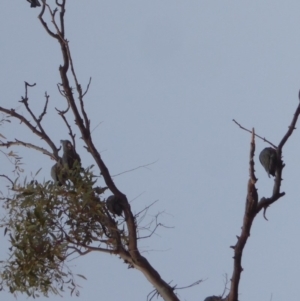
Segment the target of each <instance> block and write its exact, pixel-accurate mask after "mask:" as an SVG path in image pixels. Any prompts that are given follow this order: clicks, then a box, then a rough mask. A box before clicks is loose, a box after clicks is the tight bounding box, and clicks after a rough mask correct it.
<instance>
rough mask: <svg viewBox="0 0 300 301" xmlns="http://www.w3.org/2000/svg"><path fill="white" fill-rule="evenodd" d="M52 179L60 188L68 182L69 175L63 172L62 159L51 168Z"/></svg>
mask: <svg viewBox="0 0 300 301" xmlns="http://www.w3.org/2000/svg"><path fill="white" fill-rule="evenodd" d="M51 177H52V179H53V180H54V183H56V184H57V185H58V186H62V185H64V184H65V181H66V180H67V174H66V172H64V171H63V170H62V165H61V159H60V161H59V162H57V163H55V164H54V165H53V166H52V168H51Z"/></svg>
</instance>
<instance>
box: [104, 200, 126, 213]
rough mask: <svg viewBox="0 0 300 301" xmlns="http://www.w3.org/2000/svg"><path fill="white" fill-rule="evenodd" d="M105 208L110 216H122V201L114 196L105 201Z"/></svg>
mask: <svg viewBox="0 0 300 301" xmlns="http://www.w3.org/2000/svg"><path fill="white" fill-rule="evenodd" d="M106 207H107V209H108V210H109V211H110V212H111V213H112V214H116V215H118V216H121V215H122V212H123V205H122V200H121V199H119V198H118V197H116V196H115V195H111V196H109V197H108V198H107V199H106Z"/></svg>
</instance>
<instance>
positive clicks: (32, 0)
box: [27, 0, 41, 7]
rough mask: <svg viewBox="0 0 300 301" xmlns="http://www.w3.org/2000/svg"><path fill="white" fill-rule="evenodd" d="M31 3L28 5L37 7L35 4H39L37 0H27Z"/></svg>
mask: <svg viewBox="0 0 300 301" xmlns="http://www.w3.org/2000/svg"><path fill="white" fill-rule="evenodd" d="M27 1H28V2H29V3H30V4H31V5H30V7H37V6H41V4H40V2H39V0H27Z"/></svg>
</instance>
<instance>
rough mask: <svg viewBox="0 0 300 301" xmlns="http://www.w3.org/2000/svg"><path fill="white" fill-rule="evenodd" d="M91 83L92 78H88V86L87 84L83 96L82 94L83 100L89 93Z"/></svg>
mask: <svg viewBox="0 0 300 301" xmlns="http://www.w3.org/2000/svg"><path fill="white" fill-rule="evenodd" d="M91 82H92V78H91V77H90V79H89V82H88V84H87V87H86V89H85V91H84V92H83V94H82V98H83V97H84V96H85V95H86V94H87V92H88V91H89V89H90V85H91Z"/></svg>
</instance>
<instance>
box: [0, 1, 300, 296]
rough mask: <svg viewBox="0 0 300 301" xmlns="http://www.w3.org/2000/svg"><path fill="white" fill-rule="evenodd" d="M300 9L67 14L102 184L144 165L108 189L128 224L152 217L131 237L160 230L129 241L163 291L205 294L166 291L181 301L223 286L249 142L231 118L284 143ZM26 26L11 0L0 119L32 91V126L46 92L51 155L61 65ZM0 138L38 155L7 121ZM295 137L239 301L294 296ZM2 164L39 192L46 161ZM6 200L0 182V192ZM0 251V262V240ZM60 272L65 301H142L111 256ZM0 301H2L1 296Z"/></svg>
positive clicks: (137, 277)
mask: <svg viewBox="0 0 300 301" xmlns="http://www.w3.org/2000/svg"><path fill="white" fill-rule="evenodd" d="M54 2H55V1H51V0H48V3H49V4H50V5H52V6H54ZM299 10H300V3H299V1H295V0H294V1H289V0H288V1H285V2H282V1H276V0H275V1H269V0H268V1H263V2H262V1H251V2H246V1H199V0H198V1H177V0H172V1H171V0H165V1H157V0H152V1H133V0H128V1H124V0H122V1H121V0H116V1H100V0H85V1H75V0H72V1H68V3H67V10H66V17H65V18H66V19H65V20H66V37H67V39H68V40H69V43H70V47H71V51H72V56H73V60H74V64H75V68H76V71H77V75H78V79H79V81H80V82H81V84H82V86H83V87H84V86H86V85H87V83H88V81H89V78H90V77H92V83H91V87H90V90H89V93H88V94H87V96H86V99H85V108H86V111H87V113H88V115H89V118H90V120H91V127H92V128H93V129H94V130H93V139H94V143H95V145H96V147H97V148H98V150H99V151H100V152H101V155H102V158H103V160H104V162H105V163H106V165H107V166H108V168H109V170H110V172H111V174H112V175H116V174H119V173H122V172H124V171H128V170H131V169H134V168H136V167H139V166H143V165H146V164H149V163H152V162H155V163H153V164H152V165H150V166H147V167H144V168H139V169H136V170H134V171H131V172H127V173H124V174H122V175H119V176H116V177H114V181H115V183H116V185H117V186H118V187H119V189H120V190H121V191H122V192H123V193H125V194H126V195H127V198H128V200H129V201H130V202H131V206H132V210H133V213H137V212H139V211H141V210H142V209H143V208H145V206H148V205H150V204H152V203H153V202H156V203H155V204H154V205H153V206H152V207H151V208H150V210H149V212H148V216H147V218H146V220H145V223H146V222H147V221H149V220H151V218H152V217H153V216H155V215H156V214H157V213H161V214H160V217H159V218H160V220H159V221H160V222H161V223H163V224H164V225H165V226H168V227H170V228H159V229H158V230H157V232H156V234H155V235H153V236H152V237H151V238H149V239H147V240H142V241H140V242H139V247H140V250H141V252H142V253H143V255H144V256H146V258H147V259H148V260H149V261H150V263H151V264H152V265H153V267H154V268H155V269H157V271H158V272H159V273H160V275H161V276H162V278H163V279H164V280H165V281H166V282H171V284H172V285H177V286H178V287H182V286H187V285H190V284H191V283H193V282H195V281H196V280H199V279H203V280H205V281H204V282H202V283H201V284H200V285H198V286H196V287H192V288H189V289H185V290H179V291H178V296H179V298H180V300H188V301H192V300H204V299H205V298H206V297H207V296H210V295H218V294H221V293H222V292H223V289H224V279H225V275H226V274H227V275H228V277H229V278H230V276H231V274H232V268H233V260H232V256H233V250H232V249H231V248H230V246H231V245H234V244H235V242H236V235H239V234H240V231H241V226H242V219H243V213H244V206H245V199H246V193H247V190H246V188H247V181H248V176H249V164H248V161H249V149H250V135H249V133H247V132H245V131H243V130H241V129H239V128H238V127H237V126H236V125H235V124H234V123H233V122H232V119H236V120H237V121H238V122H239V123H241V124H242V125H243V126H245V127H247V128H248V129H251V128H255V131H256V133H257V134H259V135H261V136H263V137H265V138H267V139H268V140H270V141H271V142H272V143H274V144H278V143H279V141H280V140H281V138H282V137H283V135H284V134H285V132H286V131H287V129H288V125H289V124H290V122H291V119H292V117H293V114H294V111H295V109H296V107H297V105H298V101H299V100H298V91H299V89H300V19H299ZM39 11H40V9H39V8H36V9H32V8H30V4H29V3H28V2H27V1H25V0H13V1H1V2H0V28H1V30H0V40H1V44H0V53H1V59H0V79H1V80H0V87H1V97H0V104H1V106H3V107H7V108H16V109H18V112H19V113H22V114H26V112H25V109H24V108H23V107H22V106H21V104H20V103H19V102H18V101H19V100H20V99H21V96H24V81H27V82H29V83H36V87H34V88H33V89H30V92H29V93H30V94H29V97H30V105H31V107H32V109H33V110H34V112H36V114H38V115H39V114H40V113H41V111H42V109H43V105H44V101H45V97H44V95H45V92H47V93H48V94H49V95H50V104H49V108H48V112H47V115H46V117H45V121H44V127H45V129H46V130H47V133H48V135H50V137H51V138H52V139H53V141H54V142H55V143H56V144H57V146H59V140H61V139H68V130H67V128H66V127H65V126H64V124H63V122H62V120H61V119H60V117H59V116H58V115H57V113H56V110H55V108H58V109H64V108H66V104H65V100H64V99H63V98H62V97H61V96H60V95H59V93H58V91H57V83H59V82H60V79H59V73H58V68H59V65H60V64H61V62H62V58H61V54H60V52H59V46H58V44H57V43H56V42H55V40H53V39H52V38H50V36H49V35H47V34H46V33H45V31H44V29H43V28H42V26H41V24H40V23H39V20H38V18H37V16H38V14H39ZM49 24H50V22H49ZM68 118H69V120H70V122H71V123H72V122H73V119H74V118H73V117H72V116H71V115H68ZM0 130H1V133H2V134H3V135H4V136H6V137H7V138H8V139H9V140H13V139H14V138H17V139H18V138H19V139H21V140H24V141H27V142H31V143H35V144H37V145H40V146H42V147H47V146H46V144H45V143H44V142H43V141H41V140H40V139H38V138H37V137H35V136H34V135H33V133H31V132H30V131H29V130H27V129H26V128H25V127H24V126H23V125H21V124H19V123H18V122H14V123H12V124H5V125H4V126H2V127H1V128H0ZM76 138H77V140H76V141H77V152H78V153H79V154H80V156H81V159H82V164H83V165H84V166H89V165H91V164H93V160H92V157H91V156H90V155H89V153H87V151H86V150H85V148H83V143H82V140H81V139H80V135H79V133H78V131H77V137H76ZM299 138H300V133H299V131H298V130H296V131H295V132H294V134H293V136H292V137H291V139H290V140H289V141H288V143H287V144H286V145H285V147H284V149H283V160H284V162H285V164H286V167H285V168H284V170H283V184H282V190H283V191H285V192H286V196H285V197H283V198H282V199H280V200H279V201H278V202H276V203H275V204H273V205H272V206H271V207H270V208H269V209H268V211H267V218H268V221H266V220H265V219H264V218H263V216H262V213H259V214H258V216H257V217H256V219H255V221H254V224H253V227H252V230H251V236H250V238H249V240H248V243H247V245H246V248H245V251H244V256H243V260H242V266H243V268H244V271H243V273H242V276H241V283H240V297H239V300H241V301H252V300H259V301H260V300H261V301H264V300H272V301H282V300H297V298H298V296H299V289H298V285H297V279H298V278H299V267H300V262H299V253H300V236H299V229H300V219H299V216H300V214H299V213H300V203H299V202H300V197H299V195H300V185H299V180H298V179H299V166H300V159H299V156H298V153H299V148H300V142H299ZM267 146H268V145H267V144H266V143H264V142H263V141H262V140H259V139H257V140H256V154H255V160H256V161H255V164H256V165H255V168H256V176H257V178H258V182H257V188H258V194H259V198H261V197H263V196H265V197H268V196H270V195H271V193H272V186H273V183H274V182H273V179H271V178H268V176H267V174H266V172H265V170H264V169H263V167H262V166H261V165H260V163H259V160H258V155H259V152H260V151H261V150H262V149H263V148H264V147H267ZM13 150H14V151H16V152H18V154H20V155H21V156H22V157H23V162H24V165H23V167H24V169H25V173H24V176H25V175H26V176H27V177H30V175H32V174H35V173H36V171H37V170H39V169H40V168H42V170H41V172H40V173H39V175H38V179H39V180H43V179H45V180H48V179H50V169H51V166H52V165H53V164H54V162H53V161H51V160H50V159H49V158H48V157H45V156H43V155H42V154H40V153H38V152H35V151H33V150H27V149H23V148H22V147H18V148H14V149H13ZM0 156H1V173H7V174H10V175H12V173H11V171H12V170H13V166H12V165H11V164H10V163H9V162H8V161H7V159H6V158H5V156H3V155H1V154H0ZM98 173H99V171H98ZM101 181H102V180H101V179H100V180H99V185H101V183H102V184H103V181H102V182H101ZM6 185H7V181H6V180H5V179H3V178H0V189H1V190H2V191H3V192H5V191H7V189H6ZM108 195H109V194H106V196H108ZM0 214H1V215H2V216H3V215H4V214H5V212H4V211H3V209H1V212H0ZM0 237H1V248H0V258H2V259H4V258H7V254H8V252H7V248H8V244H7V242H6V239H7V238H6V237H4V235H1V233H0ZM68 264H69V266H70V267H71V268H72V269H73V271H74V273H79V274H83V275H85V276H86V278H87V281H84V280H80V279H78V281H79V283H80V285H81V286H82V288H81V289H80V297H78V298H77V297H71V296H70V295H69V292H68V291H66V292H65V293H64V294H63V298H64V300H71V299H72V300H73V299H76V298H77V299H78V300H90V301H94V300H95V301H96V300H99V298H101V299H102V300H110V301H117V300H120V298H122V300H146V298H147V295H148V293H150V292H151V291H152V290H153V287H152V286H151V284H150V283H149V282H147V280H146V279H145V278H144V276H143V275H142V274H141V273H140V272H139V271H137V270H134V269H127V266H126V265H125V264H123V263H122V261H121V260H120V259H119V258H118V257H116V256H111V255H107V254H101V253H98V254H89V255H86V256H84V257H81V258H77V259H76V260H72V261H71V262H69V263H68ZM1 296H2V298H3V300H7V301H10V300H15V297H14V296H13V295H11V294H9V293H8V292H7V291H5V292H1ZM27 299H28V298H27V296H25V295H18V300H21V301H22V300H27ZM40 300H46V298H44V297H42V298H40ZM51 300H53V301H56V300H62V297H60V296H51Z"/></svg>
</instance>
